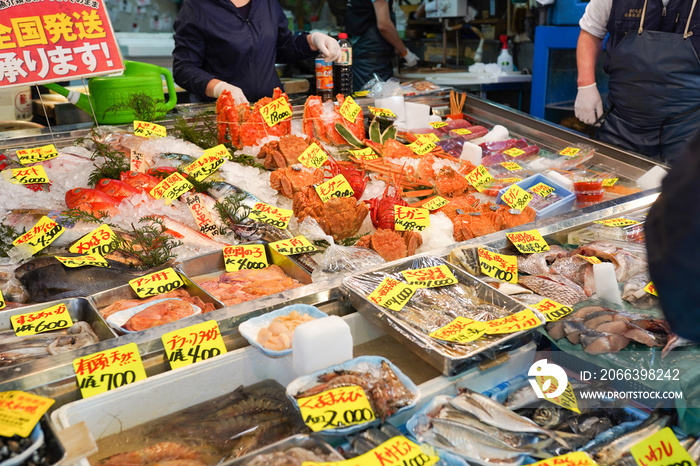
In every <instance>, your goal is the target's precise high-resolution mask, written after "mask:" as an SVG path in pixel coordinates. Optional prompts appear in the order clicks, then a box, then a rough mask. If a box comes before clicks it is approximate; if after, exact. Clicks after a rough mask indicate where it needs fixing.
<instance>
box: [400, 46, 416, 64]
mask: <svg viewBox="0 0 700 466" xmlns="http://www.w3.org/2000/svg"><path fill="white" fill-rule="evenodd" d="M401 58H403V59H404V60H406V68H413V67H414V66H416V65H417V64H418V56H417V55H416V54H415V53H413V52H411V51H410V50H408V49H406V53H405V54H404V55H402V56H401Z"/></svg>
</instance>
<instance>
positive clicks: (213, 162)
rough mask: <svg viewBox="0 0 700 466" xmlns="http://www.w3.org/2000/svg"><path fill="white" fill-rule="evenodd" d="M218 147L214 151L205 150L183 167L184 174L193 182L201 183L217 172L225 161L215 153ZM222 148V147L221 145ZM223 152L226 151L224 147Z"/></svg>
mask: <svg viewBox="0 0 700 466" xmlns="http://www.w3.org/2000/svg"><path fill="white" fill-rule="evenodd" d="M218 147H219V146H217V147H214V151H212V150H211V149H208V150H205V151H204V154H203V155H202V156H201V157H199V158H198V159H197V160H195V161H194V162H192V163H191V164H189V165H188V166H186V167H185V172H187V174H188V175H190V176H192V177H193V178H194V179H195V180H197V181H202V180H204V179H205V178H207V177H208V176H209V175H211V174H212V173H214V172H215V171H216V170H218V169H219V167H220V166H221V165H222V164H223V163H224V161H225V159H224V156H223V155H219V154H218V153H217V152H218V149H217V148H218ZM222 147H224V146H223V145H222ZM224 150H226V147H224Z"/></svg>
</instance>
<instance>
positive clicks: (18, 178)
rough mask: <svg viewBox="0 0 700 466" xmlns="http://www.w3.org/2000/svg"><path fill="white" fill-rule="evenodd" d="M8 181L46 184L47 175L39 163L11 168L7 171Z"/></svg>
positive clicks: (47, 180)
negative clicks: (32, 165)
mask: <svg viewBox="0 0 700 466" xmlns="http://www.w3.org/2000/svg"><path fill="white" fill-rule="evenodd" d="M9 175H10V177H9V181H10V183H13V184H46V183H49V182H50V181H49V176H48V175H47V174H46V170H44V167H42V166H41V165H36V166H34V167H27V168H12V169H10V171H9Z"/></svg>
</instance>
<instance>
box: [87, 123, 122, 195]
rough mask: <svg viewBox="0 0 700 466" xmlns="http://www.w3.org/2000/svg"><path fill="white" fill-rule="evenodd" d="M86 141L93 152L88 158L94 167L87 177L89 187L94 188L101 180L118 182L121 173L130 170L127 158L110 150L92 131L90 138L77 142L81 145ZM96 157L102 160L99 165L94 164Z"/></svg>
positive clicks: (116, 151)
mask: <svg viewBox="0 0 700 466" xmlns="http://www.w3.org/2000/svg"><path fill="white" fill-rule="evenodd" d="M88 140H89V141H90V143H91V144H92V145H93V148H92V151H93V152H92V155H91V156H90V160H92V161H93V165H94V167H95V169H94V170H93V171H92V173H90V176H89V177H88V184H89V185H90V187H92V188H94V187H95V185H96V184H97V183H98V182H99V181H100V180H101V179H102V178H111V179H113V180H118V179H119V175H120V174H121V172H126V171H129V170H131V160H130V159H129V157H127V156H126V155H124V154H123V153H122V152H119V151H118V150H115V149H112V148H111V147H110V145H109V144H107V143H104V142H102V141H100V136H99V135H98V134H97V132H96V131H95V130H94V129H93V130H92V133H91V135H90V137H85V138H81V139H79V140H78V141H77V142H78V143H79V144H82V143H84V142H86V141H88ZM98 157H102V158H103V159H104V162H103V163H102V164H101V165H97V164H96V163H94V161H95V160H96V159H97V158H98Z"/></svg>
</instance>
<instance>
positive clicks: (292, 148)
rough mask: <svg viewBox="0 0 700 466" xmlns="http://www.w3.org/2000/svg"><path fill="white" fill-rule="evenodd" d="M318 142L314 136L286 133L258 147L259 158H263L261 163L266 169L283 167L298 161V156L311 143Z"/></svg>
mask: <svg viewBox="0 0 700 466" xmlns="http://www.w3.org/2000/svg"><path fill="white" fill-rule="evenodd" d="M313 142H315V143H317V144H319V145H320V143H319V142H318V141H317V140H315V139H314V138H309V137H307V138H302V137H299V136H293V135H287V136H282V137H281V138H279V140H278V141H270V142H268V143H267V144H264V145H263V146H262V147H261V148H260V152H259V153H258V158H259V159H263V158H264V159H265V161H264V162H263V165H264V166H265V168H267V169H268V170H275V169H277V168H285V167H289V166H291V165H294V164H297V163H299V156H300V155H301V154H302V153H303V152H304V151H305V150H306V149H307V148H308V147H309V146H310V145H311V143H313Z"/></svg>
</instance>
